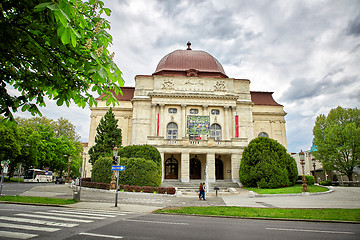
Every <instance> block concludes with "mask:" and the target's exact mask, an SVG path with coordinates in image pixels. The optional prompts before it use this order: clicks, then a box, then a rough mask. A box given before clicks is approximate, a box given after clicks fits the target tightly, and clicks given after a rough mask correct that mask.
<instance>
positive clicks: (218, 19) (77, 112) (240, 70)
mask: <svg viewBox="0 0 360 240" xmlns="http://www.w3.org/2000/svg"><path fill="white" fill-rule="evenodd" d="M104 2H105V6H106V7H109V8H110V9H112V16H111V17H110V18H109V20H110V22H111V27H112V29H111V31H110V33H111V34H112V36H113V39H114V40H113V46H112V51H114V52H115V53H116V55H115V62H116V63H117V64H118V66H119V68H120V69H121V70H122V72H123V74H124V75H123V77H124V79H125V81H126V86H134V77H135V75H140V74H146V75H150V74H152V73H153V72H154V71H155V69H156V65H157V63H158V62H159V61H160V59H161V58H162V57H163V56H165V55H166V54H168V53H170V52H172V51H174V50H176V49H186V43H187V41H191V42H192V49H199V50H204V51H206V52H208V53H210V54H211V55H212V56H214V57H215V58H217V59H218V60H219V61H220V62H221V63H222V65H223V67H224V69H225V72H226V73H227V75H228V76H229V77H235V78H248V79H250V80H251V90H261V91H274V92H275V93H274V97H275V100H276V101H277V102H279V103H280V104H282V105H284V107H285V111H286V112H287V113H288V115H287V116H286V120H287V123H286V127H287V139H288V148H289V151H291V152H298V151H300V150H301V149H302V150H305V149H309V148H310V147H311V140H312V127H313V125H314V121H315V119H316V116H317V115H319V114H320V113H324V114H327V113H328V111H329V110H330V109H331V108H334V107H337V106H338V105H340V106H342V107H359V106H360V97H359V95H360V81H359V80H360V79H359V77H360V69H359V62H360V54H359V51H360V34H359V32H360V30H359V26H360V11H359V9H360V2H359V1H358V0H348V1H331V0H320V1H313V0H306V1H303V0H294V1H281V0H278V1H270V0H269V1H245V0H243V1H239V0H232V1H231V0H228V1H220V0H203V1H190V0H186V1H184V0H179V1H177V0H176V1H172V0H170V1H168V0H161V1H160V0H159V1H155V0H134V1H120V0H118V1H114V0H104ZM50 106H51V107H50ZM60 109H61V110H60ZM67 111H68V112H69V113H68V114H66V116H67V117H66V116H65V118H68V119H69V118H70V117H71V118H72V120H71V121H72V122H73V123H75V122H76V123H75V124H76V126H77V128H78V129H79V131H81V132H80V134H81V136H82V139H83V140H86V139H87V138H88V129H89V125H90V124H89V119H90V111H89V110H88V109H87V110H82V109H81V108H75V109H71V108H70V109H69V110H67ZM43 112H44V115H46V116H48V114H49V115H51V116H60V115H59V114H61V113H62V112H63V110H62V108H59V107H57V106H54V107H53V106H52V105H49V107H47V108H46V109H44V110H43ZM54 118H56V117H54ZM86 131H87V132H86Z"/></svg>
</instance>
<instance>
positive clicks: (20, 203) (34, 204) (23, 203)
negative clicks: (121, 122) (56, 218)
mask: <svg viewBox="0 0 360 240" xmlns="http://www.w3.org/2000/svg"><path fill="white" fill-rule="evenodd" d="M1 203H4V204H18V205H33V206H44V207H67V205H69V204H67V205H58V204H44V203H25V202H9V201H0V204H1ZM71 204H73V203H71Z"/></svg>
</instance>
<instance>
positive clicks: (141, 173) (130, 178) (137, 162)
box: [119, 157, 161, 187]
mask: <svg viewBox="0 0 360 240" xmlns="http://www.w3.org/2000/svg"><path fill="white" fill-rule="evenodd" d="M121 165H124V166H125V171H123V172H120V173H119V184H123V185H132V186H150V187H159V186H160V184H161V174H160V172H159V167H158V165H157V164H156V163H155V162H154V161H152V160H148V159H144V158H124V157H122V158H121Z"/></svg>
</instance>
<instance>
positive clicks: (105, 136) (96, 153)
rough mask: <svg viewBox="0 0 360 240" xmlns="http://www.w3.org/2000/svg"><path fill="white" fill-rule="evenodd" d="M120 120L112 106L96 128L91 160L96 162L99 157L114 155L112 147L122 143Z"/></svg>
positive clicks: (90, 152)
mask: <svg viewBox="0 0 360 240" xmlns="http://www.w3.org/2000/svg"><path fill="white" fill-rule="evenodd" d="M117 123H118V120H116V119H115V115H114V114H113V112H112V108H110V109H109V111H108V112H107V113H106V114H105V115H104V117H103V118H101V120H100V123H99V125H98V126H97V128H96V136H95V145H94V146H92V147H91V148H90V150H89V154H90V162H91V164H94V163H95V161H96V160H97V159H99V158H100V157H105V156H112V149H113V148H114V147H115V146H117V147H120V146H121V144H122V135H121V129H120V128H118V124H117Z"/></svg>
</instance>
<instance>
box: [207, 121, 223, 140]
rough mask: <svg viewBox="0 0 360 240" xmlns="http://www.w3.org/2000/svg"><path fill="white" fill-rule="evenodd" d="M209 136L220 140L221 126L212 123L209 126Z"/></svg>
mask: <svg viewBox="0 0 360 240" xmlns="http://www.w3.org/2000/svg"><path fill="white" fill-rule="evenodd" d="M210 137H212V138H215V140H221V126H220V125H219V124H217V123H214V124H213V125H211V126H210Z"/></svg>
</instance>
